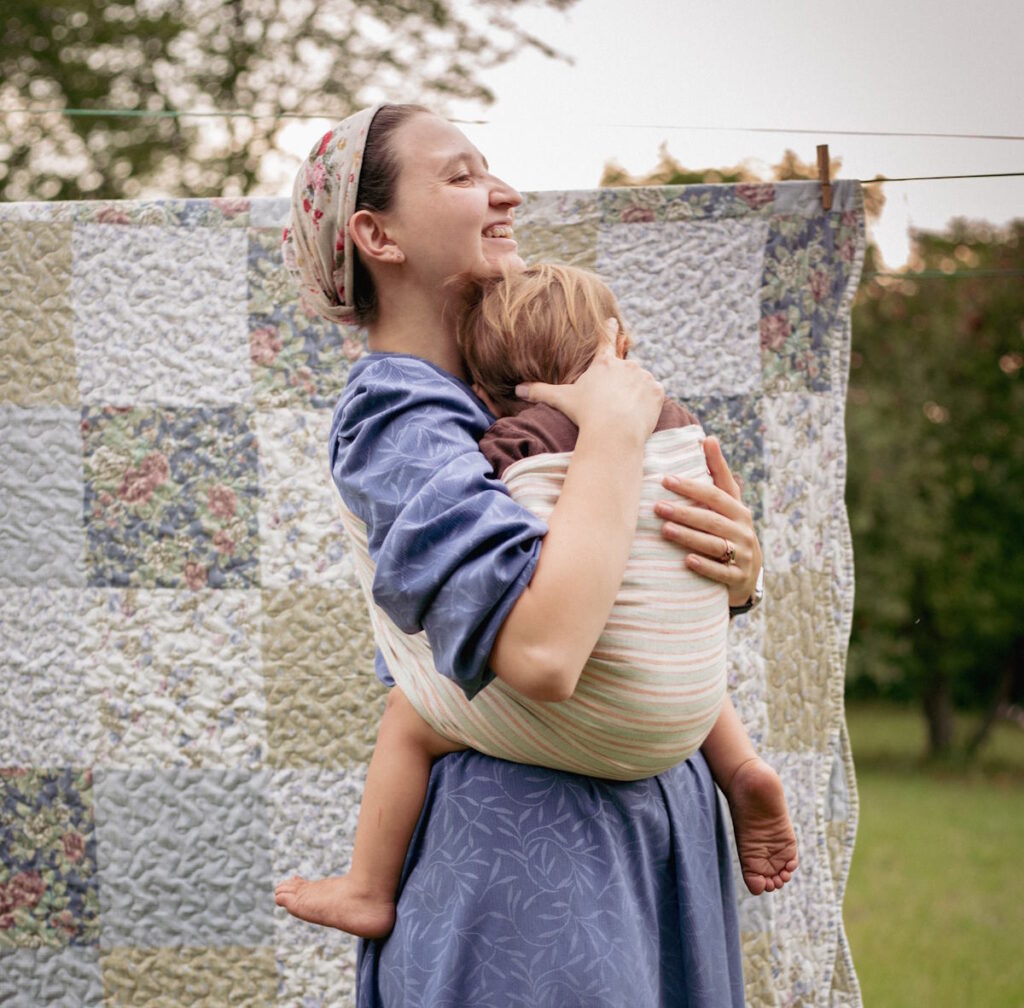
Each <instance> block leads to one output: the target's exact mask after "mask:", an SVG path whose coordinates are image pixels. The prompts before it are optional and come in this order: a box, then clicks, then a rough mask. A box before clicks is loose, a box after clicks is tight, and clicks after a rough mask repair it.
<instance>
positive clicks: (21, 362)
mask: <svg viewBox="0 0 1024 1008" xmlns="http://www.w3.org/2000/svg"><path fill="white" fill-rule="evenodd" d="M0 277H3V278H4V280H3V283H4V288H3V290H4V296H3V299H2V301H0V402H11V403H18V404H19V405H21V406H37V405H44V404H56V403H59V404H61V405H64V406H77V405H78V379H77V373H76V370H75V344H74V340H73V339H72V338H71V227H70V226H69V225H67V224H47V223H34V224H31V223H27V222H22V221H0Z"/></svg>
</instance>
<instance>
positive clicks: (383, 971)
mask: <svg viewBox="0 0 1024 1008" xmlns="http://www.w3.org/2000/svg"><path fill="white" fill-rule="evenodd" d="M493 419H494V418H493V417H492V416H491V414H490V413H489V412H488V411H487V410H486V408H485V407H484V406H483V404H482V403H481V402H480V401H479V400H478V399H477V398H476V396H475V395H473V393H472V391H471V390H470V389H469V387H468V386H467V385H465V384H464V383H463V382H461V381H459V380H458V379H457V378H455V377H454V376H452V375H450V374H448V373H447V372H446V371H443V370H442V369H440V368H437V367H435V366H434V365H432V364H430V363H429V362H426V361H423V360H421V359H419V358H416V357H411V356H407V355H404V354H370V355H368V356H366V357H364V358H363V359H361V360H360V361H359V362H358V363H357V364H356V365H355V366H354V367H353V368H352V370H351V372H350V375H349V381H348V384H347V385H346V388H345V391H344V393H343V395H342V397H341V400H340V402H339V403H338V407H337V409H336V411H335V415H334V422H333V424H332V429H331V440H330V456H331V470H332V473H333V476H334V480H335V483H336V484H337V486H338V489H339V491H340V492H341V495H342V498H343V500H344V501H345V504H346V505H347V506H348V508H349V509H350V510H351V511H352V512H353V513H354V514H355V515H357V516H358V517H359V518H361V519H362V520H363V522H365V524H366V526H367V532H368V540H369V546H370V555H371V557H372V558H373V559H374V561H375V562H376V565H377V566H376V575H375V580H374V598H375V599H376V601H377V603H378V604H379V605H380V606H381V607H382V608H383V609H384V610H385V611H386V612H387V613H388V614H389V615H390V616H391V618H392V619H393V620H394V621H395V623H396V624H397V625H398V626H399V627H401V628H402V629H403V630H406V631H407V632H410V633H415V632H418V631H419V630H421V629H424V630H426V631H427V635H428V637H429V639H430V642H431V646H432V648H433V652H434V657H435V662H436V664H437V669H438V672H439V673H440V674H442V675H446V676H449V677H450V678H452V679H453V680H454V681H456V682H457V683H459V684H460V686H461V687H462V688H463V689H464V690H465V691H466V694H467V696H470V697H472V696H473V695H474V694H475V693H476V692H478V691H479V690H480V689H482V688H484V687H486V685H487V683H488V682H489V681H490V679H491V678H493V673H491V671H490V669H489V668H488V666H487V660H488V657H489V655H490V652H491V648H492V646H493V644H494V638H495V636H496V635H497V632H498V630H499V629H500V627H501V624H502V622H503V621H504V619H505V617H506V616H507V614H508V612H509V610H510V609H511V608H512V606H513V605H514V604H515V602H516V599H517V598H518V597H519V594H520V592H521V591H522V589H523V587H524V586H525V585H526V584H527V583H528V582H529V580H530V578H531V577H532V575H533V570H534V567H535V566H536V563H537V557H538V555H539V553H540V540H541V538H542V536H543V535H544V533H545V532H546V528H545V526H544V523H543V522H541V521H540V520H539V519H537V518H536V517H535V516H534V515H532V514H531V513H530V512H529V511H527V510H525V509H523V508H522V507H520V506H519V505H518V504H516V503H515V502H514V501H513V500H512V499H511V498H510V497H509V496H508V494H507V492H506V491H505V489H504V486H503V484H501V483H500V482H499V481H497V480H495V479H493V478H492V477H491V474H490V466H489V464H488V463H487V461H486V460H485V459H484V457H483V456H482V455H481V454H480V453H479V451H478V449H477V442H478V441H479V438H480V437H481V436H482V434H483V433H484V431H485V430H486V429H487V427H488V426H490V424H491V423H492V422H493ZM377 674H378V676H380V677H381V678H382V679H383V680H384V681H385V682H390V676H389V675H388V672H387V669H386V667H385V666H384V664H383V661H382V660H381V656H380V655H379V654H378V656H377ZM742 1004H743V979H742V970H741V962H740V948H739V932H738V926H737V919H736V904H735V898H734V890H733V881H732V870H731V865H730V854H729V849H728V846H727V842H726V833H725V826H724V821H723V818H722V813H721V808H720V805H719V802H718V798H717V792H716V790H715V787H714V784H713V782H712V780H711V776H710V773H709V771H708V768H707V764H706V763H705V762H704V759H703V757H702V756H700V755H699V754H698V755H697V756H694V757H693V758H692V759H690V760H688V761H687V762H686V763H683V764H681V765H680V766H678V767H675V768H673V769H672V770H670V771H668V772H666V773H664V774H661V775H659V776H658V777H653V778H649V779H647V780H641V781H634V782H626V783H623V782H612V781H604V780H596V779H593V778H588V777H580V776H576V775H573V774H567V773H562V772H559V771H554V770H546V769H543V768H538V767H527V766H522V765H519V764H515V763H507V762H504V761H502V760H496V759H492V758H490V757H487V756H483V755H481V754H479V753H475V752H463V753H455V754H453V755H451V756H446V757H444V758H443V759H441V760H439V761H438V762H437V763H436V764H435V765H434V768H433V771H432V773H431V777H430V786H429V791H428V795H427V801H426V803H425V806H424V810H423V814H422V815H421V817H420V821H419V824H418V826H417V830H416V835H415V837H414V839H413V842H412V844H411V845H410V849H409V853H408V856H407V858H406V863H405V869H404V872H403V879H402V886H401V890H400V893H399V899H398V917H397V922H396V925H395V929H394V931H393V932H392V933H391V935H390V936H389V937H388V938H387V939H386V940H385V941H382V942H365V941H364V942H360V946H359V958H358V965H357V1006H358V1008H489V1006H492V1005H493V1006H495V1008H498V1006H500V1008H518V1006H523V1008H577V1006H578V1008H584V1006H585V1008H598V1006H600V1008H624V1006H627V1005H628V1006H630V1008H684V1006H685V1008H738V1006H741V1005H742Z"/></svg>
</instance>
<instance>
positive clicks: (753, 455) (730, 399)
mask: <svg viewBox="0 0 1024 1008" xmlns="http://www.w3.org/2000/svg"><path fill="white" fill-rule="evenodd" d="M682 401H683V402H684V403H685V404H686V405H687V406H688V407H689V408H690V409H691V410H693V412H694V413H696V414H697V417H698V419H699V420H700V422H701V426H702V427H703V428H704V433H705V434H707V435H708V436H709V437H710V436H712V435H714V436H715V437H716V438H718V441H719V443H720V444H721V446H722V453H723V454H724V455H725V460H726V462H728V463H729V468H730V469H731V470H732V474H733V475H734V476H735V477H736V479H737V481H738V482H739V484H740V492H741V494H742V500H743V503H744V504H746V506H747V507H748V508H750V511H751V513H752V514H753V516H754V525H755V527H757V528H760V524H761V520H762V517H763V515H764V494H765V487H766V485H767V482H768V470H767V465H766V461H765V447H764V434H765V428H764V420H763V418H762V416H761V411H762V408H763V404H762V399H761V397H760V396H749V395H738V396H737V395H729V396H717V395H694V396H686V395H684V396H683V397H682Z"/></svg>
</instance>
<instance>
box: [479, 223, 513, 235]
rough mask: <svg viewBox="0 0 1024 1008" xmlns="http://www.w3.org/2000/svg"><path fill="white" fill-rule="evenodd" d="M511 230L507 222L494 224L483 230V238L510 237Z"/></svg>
mask: <svg viewBox="0 0 1024 1008" xmlns="http://www.w3.org/2000/svg"><path fill="white" fill-rule="evenodd" d="M512 235H513V230H512V228H511V227H510V226H509V225H508V224H495V225H493V226H492V227H489V228H488V229H487V230H486V231H484V237H485V238H511V237H512Z"/></svg>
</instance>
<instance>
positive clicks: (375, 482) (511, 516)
mask: <svg viewBox="0 0 1024 1008" xmlns="http://www.w3.org/2000/svg"><path fill="white" fill-rule="evenodd" d="M490 421H491V417H490V414H489V413H487V411H486V410H485V409H484V408H483V406H482V404H481V403H480V402H479V400H477V399H476V397H475V396H473V394H472V392H471V391H470V390H469V388H468V387H467V386H465V385H464V384H463V383H462V382H459V381H458V380H457V379H455V378H453V377H452V376H451V375H449V374H447V373H446V372H444V371H442V370H440V369H439V368H435V367H434V366H433V365H431V364H429V363H428V362H426V361H422V360H419V359H417V358H413V357H404V356H391V355H387V356H382V355H373V356H371V357H370V358H369V359H364V361H360V362H359V364H357V365H356V367H355V368H354V369H353V371H352V374H351V376H350V379H349V383H348V385H347V386H346V389H345V393H344V395H343V396H342V399H341V402H340V403H339V405H338V409H337V410H336V412H335V418H334V424H333V426H332V431H331V471H332V474H333V477H334V481H335V483H336V485H337V486H338V489H339V491H340V493H341V496H342V499H343V500H344V502H345V504H346V506H347V507H348V508H349V510H351V511H352V513H353V514H355V515H356V516H357V517H359V518H360V519H361V520H362V521H363V522H364V523H365V524H366V528H367V539H368V544H369V548H370V556H371V558H372V559H373V560H374V562H375V564H376V574H375V576H374V582H373V596H374V601H375V602H376V603H377V604H378V605H379V606H380V607H381V608H382V609H383V610H384V612H386V613H387V614H388V616H390V617H391V619H392V620H394V622H395V624H396V625H397V626H398V627H399V628H400V629H402V630H403V631H404V632H406V633H418V632H419V631H420V630H425V631H426V633H427V637H428V639H429V640H430V645H431V649H432V651H433V654H434V662H435V665H436V667H437V670H438V671H439V672H440V673H441V674H442V675H445V676H447V677H448V678H450V679H452V680H453V681H455V682H457V683H458V684H459V685H460V686H461V687H462V689H463V690H464V691H465V693H466V695H467V696H469V697H473V696H474V695H475V694H476V693H477V692H478V691H479V690H480V689H482V688H483V687H484V686H485V685H486V684H487V683H488V682H490V680H491V679H492V678H493V677H494V676H493V673H492V672H491V671H490V668H489V666H488V660H489V658H490V653H491V650H492V648H493V646H494V640H495V638H496V636H497V634H498V631H499V630H500V629H501V626H502V624H503V623H504V621H505V618H506V617H507V616H508V613H509V612H510V610H511V609H512V607H513V606H514V605H515V603H516V601H517V599H518V598H519V596H520V594H521V593H522V590H523V588H524V587H525V586H526V585H527V584H528V583H529V581H530V578H531V577H532V576H533V571H534V568H535V567H536V564H537V559H538V557H539V555H540V543H541V539H542V537H543V536H544V535H545V533H546V532H547V526H546V525H545V524H544V522H542V521H541V520H540V519H539V518H537V517H536V516H535V515H533V514H532V513H531V512H530V511H528V510H526V509H525V508H523V507H522V506H520V505H519V504H517V503H516V502H515V501H513V500H512V499H511V497H509V495H508V492H507V490H506V489H505V487H504V485H503V484H502V483H500V482H499V481H497V480H495V479H493V478H492V477H491V475H490V473H491V466H490V464H489V463H488V462H487V461H486V459H484V457H483V455H481V454H480V452H479V450H478V447H477V441H478V439H479V437H480V436H481V435H482V434H483V433H484V431H485V430H486V429H487V427H488V425H489V423H490ZM378 669H379V663H378Z"/></svg>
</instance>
